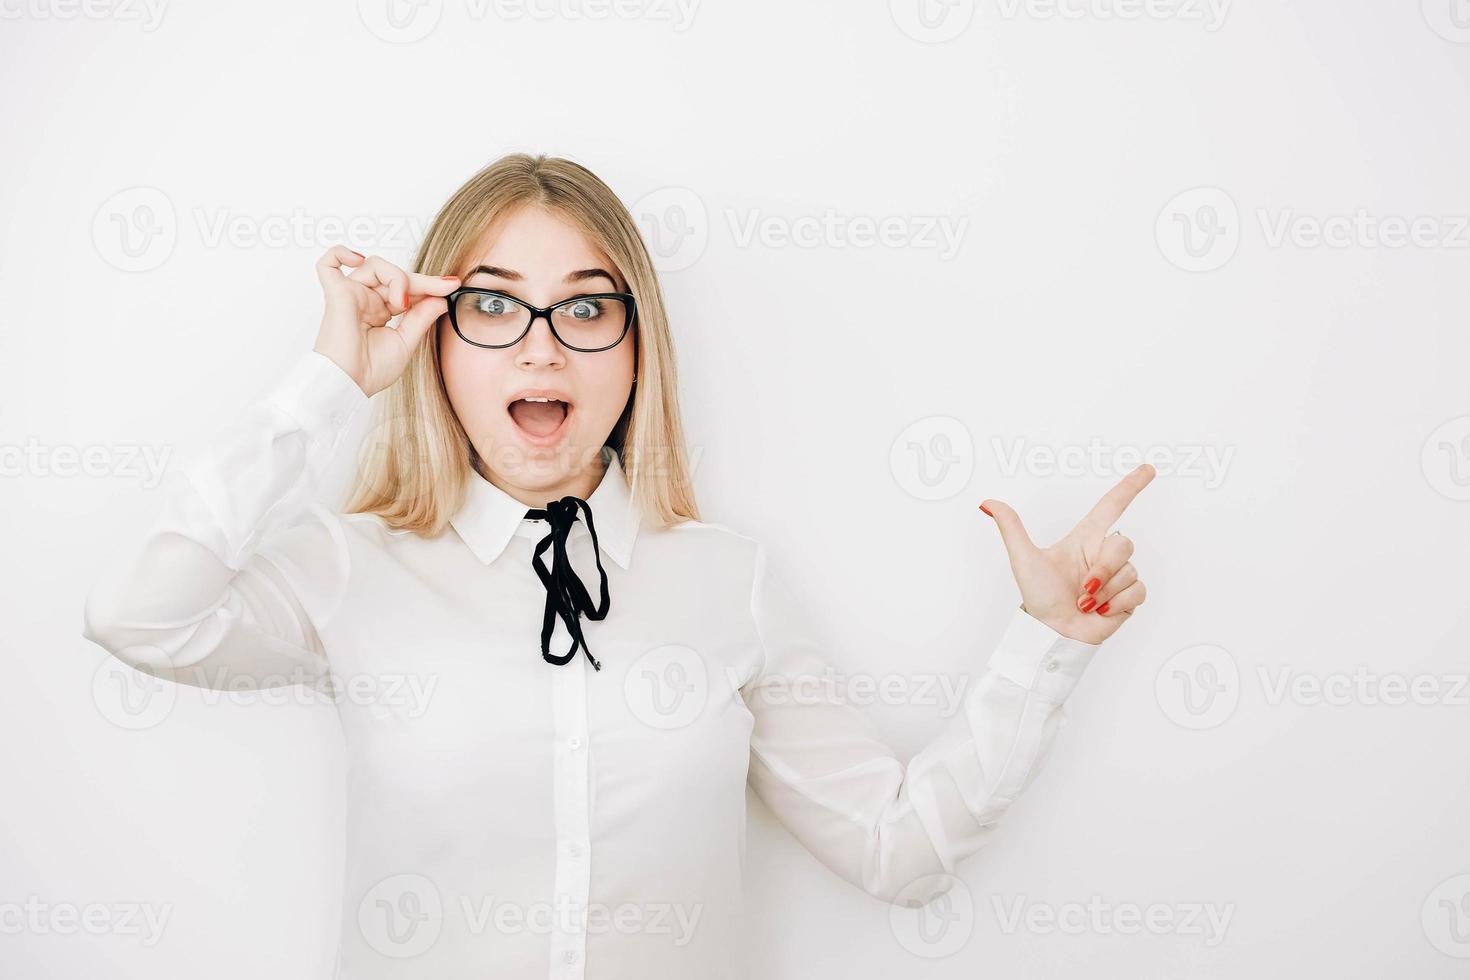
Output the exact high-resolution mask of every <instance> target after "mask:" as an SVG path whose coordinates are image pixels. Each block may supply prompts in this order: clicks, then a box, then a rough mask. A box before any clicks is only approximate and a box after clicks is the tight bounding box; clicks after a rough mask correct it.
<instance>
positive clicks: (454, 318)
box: [445, 286, 637, 353]
mask: <svg viewBox="0 0 1470 980" xmlns="http://www.w3.org/2000/svg"><path fill="white" fill-rule="evenodd" d="M445 298H446V299H447V300H448V301H449V323H450V325H451V326H453V327H454V332H455V333H457V334H459V339H460V340H463V341H464V342H465V343H467V344H473V345H474V346H476V347H490V348H499V347H511V346H513V345H515V344H518V343H520V342H521V338H523V337H524V336H526V334H528V333H530V332H531V324H532V323H534V322H536V318H537V317H545V318H546V322H547V324H548V325H550V327H551V332H552V334H553V335H554V336H555V337H556V339H557V341H559V342H560V343H561V345H562V346H563V347H566V348H568V349H570V350H575V351H582V352H584V353H593V352H596V351H601V350H607V349H609V348H611V347H616V346H618V344H620V343H622V341H623V338H624V337H626V336H627V335H628V328H629V327H631V326H632V325H633V321H634V319H635V318H636V317H637V304H636V303H635V302H634V300H633V296H632V294H631V293H584V294H583V295H581V296H573V297H572V298H571V299H564V300H562V301H561V302H560V303H553V304H551V305H550V306H548V307H546V309H544V310H543V309H541V308H539V307H535V306H532V305H531V304H529V303H527V302H526V301H525V300H523V299H517V298H516V297H514V296H512V295H510V293H502V292H501V291H500V290H498V289H482V288H479V287H477V286H462V287H461V288H459V289H456V290H455V291H454V292H452V293H450V294H449V295H448V296H447V297H445Z"/></svg>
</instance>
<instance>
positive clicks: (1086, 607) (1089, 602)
mask: <svg viewBox="0 0 1470 980" xmlns="http://www.w3.org/2000/svg"><path fill="white" fill-rule="evenodd" d="M1095 605H1097V600H1096V599H1094V598H1092V596H1088V597H1087V601H1086V602H1084V603H1082V606H1081V608H1082V611H1083V612H1091V611H1092V607H1093V606H1095Z"/></svg>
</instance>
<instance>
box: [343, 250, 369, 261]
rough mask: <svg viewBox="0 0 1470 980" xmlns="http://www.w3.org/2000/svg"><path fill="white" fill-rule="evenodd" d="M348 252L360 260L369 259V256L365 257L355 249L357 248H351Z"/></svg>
mask: <svg viewBox="0 0 1470 980" xmlns="http://www.w3.org/2000/svg"><path fill="white" fill-rule="evenodd" d="M347 251H349V252H351V253H352V254H353V255H355V256H357V257H358V258H360V259H365V258H367V256H366V255H363V254H362V253H361V252H359V251H358V250H357V249H355V248H349V249H348V250H347Z"/></svg>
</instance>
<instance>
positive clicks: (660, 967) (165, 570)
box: [84, 352, 1097, 980]
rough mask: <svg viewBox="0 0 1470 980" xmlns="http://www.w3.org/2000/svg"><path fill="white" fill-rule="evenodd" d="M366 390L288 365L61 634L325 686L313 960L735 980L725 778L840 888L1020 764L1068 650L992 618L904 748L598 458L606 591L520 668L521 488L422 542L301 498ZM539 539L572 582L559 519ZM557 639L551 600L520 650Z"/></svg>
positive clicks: (701, 541)
mask: <svg viewBox="0 0 1470 980" xmlns="http://www.w3.org/2000/svg"><path fill="white" fill-rule="evenodd" d="M367 401H368V399H367V398H366V396H365V395H364V394H363V392H362V390H361V389H360V388H358V386H357V385H356V384H355V383H354V382H353V381H352V380H351V378H350V377H348V375H347V374H346V373H345V372H343V371H342V370H341V369H340V368H339V367H338V366H337V365H336V364H335V363H333V362H332V361H331V360H330V359H328V358H326V357H324V356H323V355H320V354H317V353H315V352H308V353H307V354H305V355H304V356H302V357H301V358H300V359H299V360H298V361H297V362H296V364H295V365H294V366H293V367H292V368H291V370H290V371H289V373H288V374H287V375H286V376H285V377H284V378H282V379H281V380H280V381H279V382H278V383H277V384H276V386H275V387H274V388H273V390H272V391H271V392H270V393H269V394H268V395H267V396H266V397H264V398H263V399H261V400H259V401H258V402H256V403H254V404H253V405H251V406H250V407H249V408H248V410H247V411H246V412H245V413H243V414H242V415H241V416H240V417H238V418H237V419H236V420H235V421H234V422H232V423H231V424H230V425H229V426H227V427H226V428H225V429H224V431H222V432H221V433H220V434H219V437H218V438H217V439H216V440H214V441H213V442H212V444H211V445H210V446H209V448H208V449H207V450H206V451H204V452H202V453H199V454H197V455H195V456H194V457H193V458H192V459H190V460H189V461H188V462H187V464H186V465H185V466H183V467H182V468H181V469H180V470H179V471H176V472H174V473H173V474H171V475H170V477H169V478H168V480H167V481H166V482H165V484H164V486H165V488H166V493H165V497H164V499H165V503H164V507H163V512H162V514H161V515H160V517H159V518H158V520H157V522H156V524H155V525H154V526H153V528H152V529H151V531H150V532H149V533H148V534H147V535H146V536H144V538H143V540H142V542H141V548H140V550H139V553H138V556H137V557H136V559H135V560H131V561H119V562H117V563H116V564H117V565H118V571H117V573H116V574H109V575H104V576H103V577H102V578H101V580H100V581H98V582H97V584H96V585H95V586H94V587H93V589H92V591H91V593H90V594H89V596H88V600H87V607H86V619H85V626H84V631H85V635H86V636H87V637H88V638H90V639H92V640H94V641H96V642H98V643H99V644H101V645H102V646H104V647H105V648H107V649H108V650H109V651H111V652H112V653H113V654H114V655H116V656H117V657H119V658H121V659H122V660H124V661H126V662H127V663H130V664H132V665H134V666H136V667H139V668H142V669H146V670H149V671H152V672H153V673H155V674H157V675H160V676H163V677H167V678H170V679H172V680H176V681H178V682H180V683H187V684H194V685H199V686H207V687H216V688H224V687H229V686H230V685H231V684H232V683H233V684H234V685H235V687H236V689H238V685H239V682H240V679H241V678H242V677H245V678H249V679H250V683H258V684H272V683H279V682H283V681H284V682H289V683H307V684H313V685H318V686H319V685H321V684H323V683H325V682H331V683H332V684H333V687H332V688H331V690H332V691H333V692H334V696H333V698H332V700H333V702H334V703H335V704H336V705H337V710H338V712H339V715H340V719H341V723H342V728H343V731H344V733H345V736H346V745H347V758H348V771H347V774H346V779H347V793H348V802H347V814H348V826H347V828H346V849H347V860H346V869H347V870H346V881H345V882H344V899H343V909H342V929H341V937H340V946H339V954H338V968H337V977H338V978H340V980H388V978H405V977H413V978H423V977H434V978H435V980H461V978H464V980H468V978H475V980H486V978H495V980H519V978H548V977H549V978H562V980H579V978H588V980H613V978H629V977H640V978H645V977H647V978H651V977H660V978H662V977H679V978H686V980H691V978H705V977H744V976H745V975H746V974H745V959H744V956H743V947H742V939H743V937H742V927H743V923H742V910H741V900H742V888H741V867H742V863H743V861H744V857H745V805H746V798H745V787H746V784H747V781H748V783H749V785H750V786H751V787H753V788H754V790H755V792H756V794H757V795H758V796H759V797H760V798H761V799H762V800H763V801H764V802H765V803H766V804H767V805H768V806H769V807H770V809H771V811H772V812H773V813H774V814H775V815H776V816H777V817H778V818H779V819H780V821H781V822H782V823H783V824H784V825H785V826H786V827H787V828H788V829H789V830H790V832H791V833H792V834H793V835H794V836H795V837H796V838H797V839H798V840H800V841H801V842H802V844H803V845H805V846H806V847H807V848H808V849H809V850H810V851H811V852H812V853H813V854H814V855H815V856H816V857H817V858H818V859H820V860H821V861H822V863H824V864H825V865H826V866H828V867H829V868H831V869H832V870H833V871H834V872H836V873H837V874H838V875H841V876H842V877H843V878H845V879H846V880H847V881H849V882H851V883H852V884H853V885H855V886H857V887H859V888H861V889H863V890H865V891H867V892H869V893H871V894H873V895H875V896H878V897H880V898H882V899H885V900H890V901H891V900H901V901H905V902H908V901H909V900H911V899H918V900H923V899H925V898H927V897H930V896H931V895H933V894H935V893H937V892H938V891H943V890H944V889H945V888H946V887H947V886H946V885H945V884H943V880H944V878H945V876H946V873H949V872H953V871H954V869H955V866H956V863H957V862H959V861H960V860H961V859H962V858H964V857H965V856H966V855H968V854H970V853H972V852H974V851H976V850H977V849H978V848H979V847H980V846H981V845H982V844H983V843H984V841H985V839H986V837H987V835H988V833H989V832H990V830H991V828H992V827H993V825H994V824H995V823H996V821H997V820H998V819H999V818H1000V817H1001V816H1002V814H1003V813H1004V812H1005V810H1006V808H1007V807H1008V806H1009V805H1010V803H1011V802H1012V801H1013V800H1014V799H1015V798H1016V796H1017V794H1018V793H1020V791H1021V790H1022V789H1023V788H1024V787H1025V786H1026V785H1027V784H1028V783H1029V782H1030V780H1031V778H1032V777H1033V776H1034V775H1035V773H1036V771H1037V769H1038V767H1039V766H1040V765H1041V763H1042V761H1043V760H1044V758H1045V756H1046V754H1047V750H1048V748H1049V746H1050V744H1051V741H1052V739H1053V736H1054V735H1055V733H1056V730H1057V728H1058V726H1059V725H1060V724H1061V722H1062V713H1061V710H1060V706H1061V704H1062V702H1063V701H1064V700H1065V699H1066V697H1067V695H1068V694H1069V693H1070V692H1071V690H1072V688H1073V687H1074V685H1075V684H1076V683H1077V681H1078V679H1079V677H1080V676H1081V674H1082V672H1083V670H1084V669H1085V668H1086V666H1087V663H1088V661H1089V660H1090V658H1091V656H1092V655H1093V653H1094V652H1095V650H1096V649H1097V648H1096V646H1094V645H1090V644H1086V643H1081V642H1078V641H1075V640H1071V639H1067V638H1064V637H1062V636H1060V635H1059V634H1057V633H1056V632H1054V631H1053V630H1051V629H1050V628H1048V627H1047V626H1045V625H1043V624H1041V623H1040V622H1038V621H1036V620H1035V619H1032V618H1031V617H1030V616H1028V615H1026V614H1025V613H1024V612H1021V611H1019V610H1018V611H1017V612H1016V613H1015V614H1014V617H1013V619H1012V620H1011V622H1010V624H1009V625H1008V626H1007V628H1006V629H1005V631H1004V634H1003V636H1002V639H1001V640H1000V643H999V646H998V648H997V649H995V650H994V651H993V652H992V653H991V655H990V660H989V666H988V668H987V669H986V671H985V672H984V673H983V675H981V676H980V677H979V679H978V680H977V681H976V682H975V683H974V684H973V685H972V686H970V687H969V689H968V690H967V691H966V692H965V694H964V699H963V702H962V705H961V710H959V711H957V712H956V713H955V714H954V715H953V716H952V717H951V718H949V719H948V720H947V722H946V724H945V727H944V728H943V730H942V731H941V732H940V733H939V734H938V735H937V736H936V737H935V738H934V740H933V741H932V742H930V743H929V744H928V745H927V746H926V747H925V748H924V749H923V750H922V751H921V752H919V753H918V754H917V755H916V756H914V757H913V758H912V759H911V760H909V761H908V762H907V763H904V762H902V761H900V760H899V759H898V758H896V757H895V755H894V753H893V751H892V750H891V749H889V747H888V746H887V745H885V744H884V742H883V740H882V739H881V738H880V737H879V735H878V733H877V731H876V729H875V727H874V725H873V724H872V722H871V721H870V720H869V719H868V718H867V717H866V716H865V715H864V714H863V713H862V712H861V711H860V710H859V709H858V708H857V707H855V706H854V705H852V704H851V703H849V702H848V700H847V699H846V698H845V697H843V696H842V694H841V692H837V691H834V690H832V687H831V685H830V684H825V683H823V681H824V679H828V678H830V676H831V670H830V666H831V661H830V659H829V655H828V654H827V652H826V651H825V650H824V649H823V646H822V644H821V643H820V641H819V638H817V637H814V636H813V635H812V634H811V633H810V632H809V631H808V629H807V625H806V624H805V622H804V620H803V615H802V606H801V602H800V600H799V599H798V598H797V597H796V596H795V595H794V594H793V593H792V592H791V591H789V590H790V588H791V586H792V583H790V582H785V581H783V580H782V579H781V578H780V577H779V575H778V573H777V572H776V570H774V569H773V568H772V567H771V565H770V564H768V562H767V560H766V552H765V549H764V547H763V546H762V545H761V544H760V543H759V542H758V541H756V540H753V539H752V538H750V537H748V536H746V535H744V534H740V533H738V532H736V531H734V530H731V529H730V528H727V527H724V526H722V525H719V524H712V523H705V522H699V521H689V522H685V523H683V524H680V525H677V526H675V527H671V528H653V527H642V528H641V529H640V525H642V524H643V522H642V521H640V515H639V513H638V511H637V509H636V508H635V506H634V504H633V497H632V495H631V491H630V488H629V487H628V485H627V483H626V477H625V474H624V471H623V469H622V466H621V463H620V461H619V459H618V457H617V455H616V454H615V453H613V452H612V450H611V449H608V450H605V458H606V460H607V470H606V472H605V474H604V476H603V478H602V480H601V482H600V483H599V485H598V487H597V489H596V490H595V492H593V493H592V495H591V496H590V497H589V498H588V503H589V505H590V506H591V509H592V515H593V522H594V525H595V527H596V531H597V536H598V541H599V543H600V548H601V551H602V556H603V558H604V563H603V564H604V567H605V569H606V571H607V575H608V579H609V590H610V595H611V608H610V611H609V613H608V615H607V617H606V618H605V619H604V620H600V621H590V620H587V619H585V618H584V619H583V620H582V627H583V631H584V633H585V635H586V638H587V642H588V644H589V646H590V648H591V651H592V654H593V656H595V657H596V658H597V660H598V661H599V662H600V663H601V664H602V669H601V670H595V669H594V668H593V666H592V664H591V663H590V662H589V661H588V660H587V658H586V657H585V656H584V655H583V654H582V653H580V652H579V653H578V654H577V656H576V657H575V658H574V659H572V660H571V661H570V662H569V663H567V664H566V665H564V666H557V665H553V664H550V663H547V662H546V661H545V660H543V659H542V656H541V639H540V634H541V625H542V614H543V609H544V606H545V602H546V592H545V588H544V586H543V585H542V583H541V581H540V579H539V578H538V577H537V575H536V573H535V571H534V569H533V566H532V551H533V549H534V547H535V545H536V543H537V542H538V541H539V540H540V539H542V538H543V537H545V535H546V534H547V533H548V531H549V526H548V524H547V523H546V522H544V521H533V520H530V519H527V518H526V516H525V514H526V510H527V507H526V505H525V504H523V503H520V502H518V501H517V500H515V499H514V498H512V497H511V496H510V495H508V494H506V493H505V492H503V491H502V490H500V489H499V488H497V487H495V486H494V485H493V484H491V483H489V482H488V481H486V480H485V479H484V478H483V477H480V476H479V475H478V474H475V475H473V476H472V477H471V485H470V487H469V492H468V495H467V498H466V502H465V504H464V506H463V508H462V509H461V510H460V511H459V513H458V514H457V515H456V516H455V517H454V519H453V522H452V525H453V526H452V531H450V530H446V532H445V533H443V534H441V535H439V536H437V537H435V538H425V537H422V536H420V535H418V534H416V533H411V532H401V531H394V530H392V529H390V528H389V527H388V526H387V525H386V524H385V523H384V522H383V521H382V520H381V519H380V518H378V517H377V516H375V515H364V514H352V515H341V514H337V513H334V512H333V511H332V510H331V509H329V508H326V507H324V506H322V505H320V504H319V503H317V502H316V500H315V491H316V489H317V486H318V481H319V478H320V476H321V474H322V471H323V469H324V467H325V464H326V462H327V461H328V459H329V458H330V457H331V455H332V454H333V453H334V452H335V451H336V450H337V449H338V448H339V446H338V444H339V442H341V437H342V435H343V433H344V432H345V431H346V429H347V426H348V423H349V422H350V421H351V419H352V418H353V416H354V415H355V414H356V413H357V412H358V410H359V409H361V408H362V407H363V406H364V405H365V404H366V403H367ZM567 548H568V554H569V555H570V557H571V560H572V563H573V565H574V567H575V569H576V570H577V572H578V575H579V577H580V578H581V579H582V581H583V582H584V583H585V584H586V585H587V587H588V590H589V592H590V593H591V594H592V595H593V597H594V600H595V599H596V597H597V595H598V576H597V569H596V565H595V562H594V561H593V555H592V553H591V549H592V542H591V538H590V536H589V533H588V530H587V527H586V525H585V523H584V522H583V521H582V520H580V519H579V520H578V521H577V523H576V524H574V525H573V526H572V528H571V531H570V536H569V538H568V542H567ZM550 558H551V554H550V552H548V553H547V554H546V555H545V559H544V560H545V561H546V562H547V564H548V566H549V565H550ZM570 645H571V644H570V638H569V636H568V635H567V633H566V630H565V627H564V625H563V624H562V623H561V621H560V620H558V621H557V624H556V631H555V633H554V634H553V637H552V652H553V653H555V654H563V653H565V652H566V651H567V650H568V649H570ZM978 659H979V653H978V651H977V661H978ZM936 881H937V882H940V883H939V884H937V885H936V884H933V883H934V882H936Z"/></svg>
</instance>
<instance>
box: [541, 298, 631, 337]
mask: <svg viewBox="0 0 1470 980" xmlns="http://www.w3.org/2000/svg"><path fill="white" fill-rule="evenodd" d="M551 318H552V322H553V323H554V324H555V325H556V333H557V336H559V337H561V339H562V342H563V343H565V344H567V345H568V346H570V347H580V348H583V349H585V350H596V349H597V348H599V347H606V346H608V345H609V344H612V343H615V342H616V341H617V339H618V338H619V337H621V336H622V335H623V327H624V326H625V325H626V324H627V322H628V304H627V303H625V302H623V301H622V300H620V299H612V298H610V297H606V296H597V297H593V296H583V297H578V298H577V299H574V300H572V301H571V302H569V303H567V304H566V305H565V306H558V307H557V308H556V309H554V310H552V311H551Z"/></svg>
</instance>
